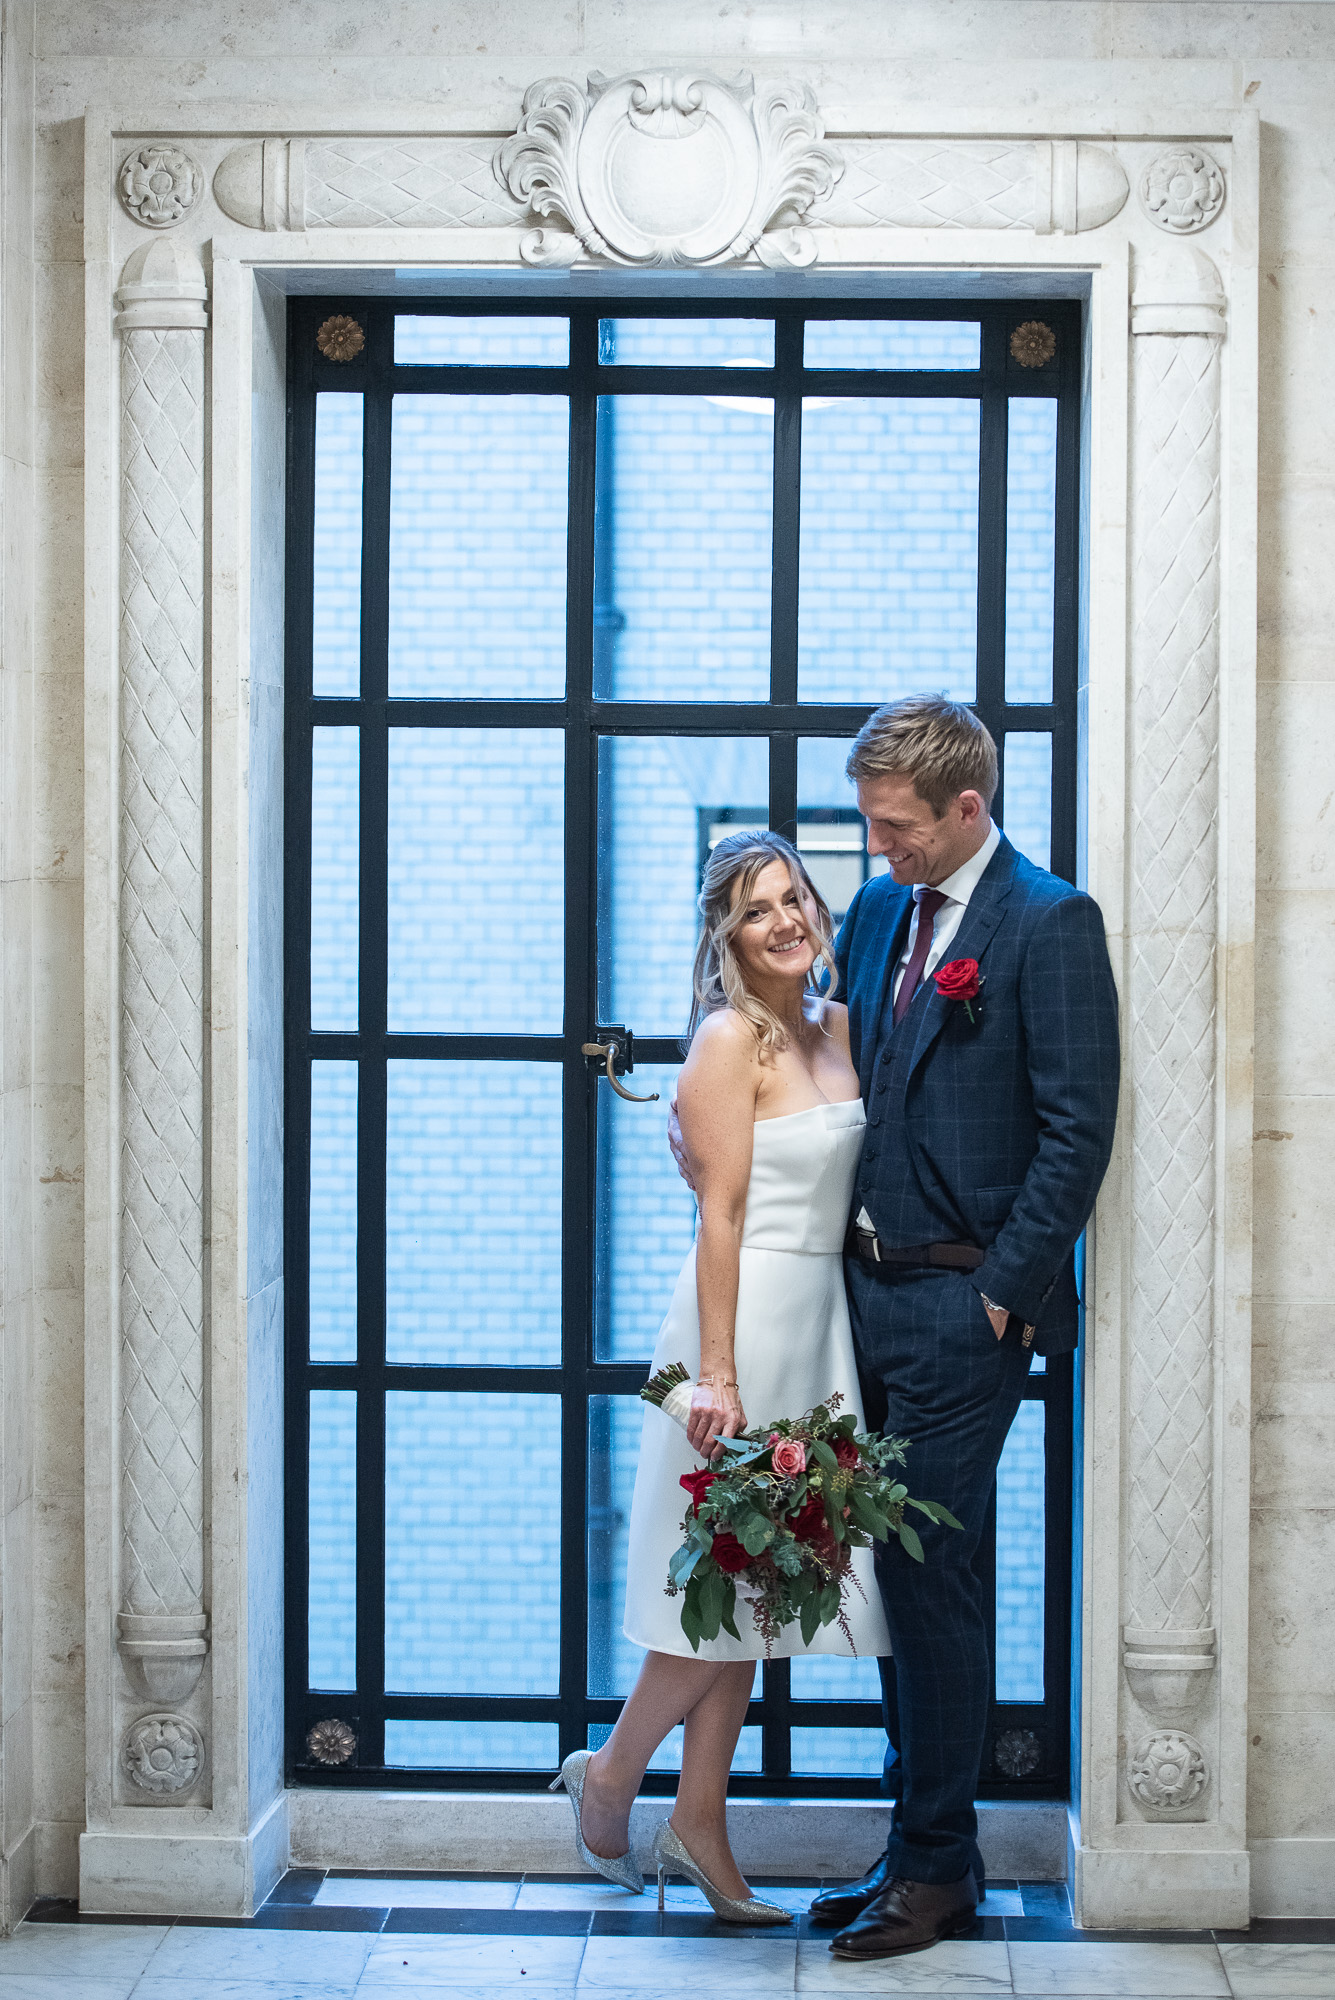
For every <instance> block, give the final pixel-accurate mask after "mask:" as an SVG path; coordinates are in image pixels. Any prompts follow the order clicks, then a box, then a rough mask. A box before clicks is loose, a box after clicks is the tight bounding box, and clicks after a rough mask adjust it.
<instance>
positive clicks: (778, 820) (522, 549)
mask: <svg viewBox="0 0 1335 2000" xmlns="http://www.w3.org/2000/svg"><path fill="white" fill-rule="evenodd" d="M706 314H707V315H708V316H707V317H706ZM336 317H343V318H350V319H352V320H354V321H355V322H356V324H357V326H358V328H359V329H360V330H361V333H362V335H363V343H362V345H361V346H360V348H359V349H358V350H357V351H356V352H355V354H354V355H353V356H352V358H350V359H348V360H339V359H336V358H334V355H335V354H336V353H339V352H342V351H344V347H340V346H339V345H338V343H336V342H331V340H330V338H329V336H328V334H327V333H325V334H324V335H323V346H322V345H321V338H322V329H324V328H326V326H327V323H328V321H329V320H331V319H333V318H336ZM1022 320H1024V321H1029V320H1036V321H1037V322H1039V324H1040V325H1041V326H1042V327H1043V328H1045V329H1046V330H1047V333H1048V334H1049V335H1050V336H1051V351H1050V352H1049V353H1048V354H1047V357H1046V358H1045V359H1040V360H1039V361H1038V363H1037V365H1034V366H1026V365H1024V362H1023V361H1022V360H1021V359H1017V358H1016V354H1015V353H1014V352H1013V351H1012V336H1013V335H1014V334H1015V332H1016V329H1017V327H1018V325H1019V324H1020V322H1021V321H1022ZM1079 324H1080V323H1079V308H1078V307H1077V306H1076V305H1074V304H1072V303H1071V302H1068V301H1053V302H1050V303H1043V304H1032V303H1028V304H1026V305H1025V306H1024V307H1023V309H1022V310H1017V308H1016V307H1015V305H1014V304H1013V303H1001V302H997V303H990V304H983V305H977V304H973V303H971V304H970V305H969V306H968V307H965V306H962V305H956V304H953V303H952V304H944V303H942V302H939V301H937V302H932V303H921V304H916V303H915V304H904V303H902V302H899V301H896V302H895V303H894V305H893V308H891V307H889V306H884V305H883V306H880V307H877V308H872V307H870V306H868V305H867V304H866V303H865V302H863V303H861V304H856V305H854V304H843V303H822V304H821V305H819V306H814V305H805V304H804V305H803V306H801V307H798V306H789V305H779V304H776V303H774V302H767V303H766V304H764V306H763V307H762V306H760V305H757V304H754V303H747V302H746V301H745V300H744V299H738V300H737V301H736V302H735V303H729V304H726V305H725V304H720V303H718V302H716V301H713V300H711V301H710V303H709V305H708V306H707V307H705V306H702V305H700V304H698V303H696V304H692V303H691V302H689V301H682V302H680V303H679V304H678V303H674V304H673V305H670V306H669V305H667V304H664V303H662V302H657V301H656V302H654V304H653V305H652V307H651V308H649V307H646V306H645V304H644V302H643V301H640V302H636V301H634V300H626V301H620V302H610V303H609V302H608V301H606V300H602V301H599V302H598V303H597V304H589V305H583V304H581V305H576V304H574V303H572V302H567V301H562V300H556V299H548V298H547V297H546V295H544V303H543V306H542V309H541V312H540V313H539V312H537V311H535V309H533V308H531V307H526V308H522V309H521V307H520V306H518V305H516V304H507V305H504V306H500V305H497V306H488V307H486V308H483V307H481V306H478V305H475V304H473V303H466V302H461V301H457V300H456V301H446V300H441V301H429V302H423V301H417V300H414V301H412V302H411V304H407V303H397V302H389V301H381V300H377V301H370V300H352V301H349V300H347V299H329V300H319V299H301V300H294V301H293V302H292V303H291V306H290V319H289V339H290V354H289V365H290V384H291V389H290V434H289V470H288V477H289V490H288V522H289V549H288V634H287V675H288V682H287V685H288V697H287V701H288V721H287V799H288V836H287V853H288V866H287V884H286V937H287V1076H286V1157H287V1162H288V1173H287V1214H286V1241H287V1280H286V1298H287V1351H288V1370H287V1397H288V1412H287V1424H288V1479H287V1508H288V1552H289V1555H288V1561H289V1569H288V1594H287V1614H288V1618H287V1684H288V1739H289V1764H290V1771H291V1774H292V1776H293V1777H294V1778H296V1779H297V1780H298V1781H300V1782H311V1783H330V1784H354V1785H356V1784H363V1785H378V1786H383V1785H385V1784H386V1783H392V1784H395V1785H402V1786H406V1787H411V1786H431V1787H440V1786H450V1785H476V1784H477V1783H478V1782H479V1778H480V1777H482V1778H485V1782H486V1784H487V1785H488V1786H491V1787H512V1788H518V1789H523V1788H529V1787H536V1786H537V1785H539V1784H541V1783H543V1782H545V1781H546V1778H547V1777H549V1776H550V1774H551V1773H552V1772H553V1771H554V1770H555V1768H556V1765H557V1763H558V1761H559V1759H560V1757H562V1756H564V1755H565V1754H566V1753H567V1752H568V1751H569V1750H571V1749H573V1748H575V1747H577V1746H578V1745H580V1744H582V1743H584V1742H586V1741H587V1742H596V1741H598V1740H600V1738H601V1735H602V1734H605V1733H606V1731H607V1729H608V1728H609V1727H610V1725H611V1722H612V1721H613V1719H614V1718H615V1715H616V1713H617V1709H618V1706H619V1702H620V1699H621V1697H622V1696H623V1695H624V1694H625V1692H627V1690H628V1687H629V1684H630V1680H631V1678H632V1677H633V1674H634V1670H635V1665H636V1656H635V1655H634V1654H633V1651H632V1649H631V1648H629V1646H628V1645H627V1643H626V1642H625V1641H624V1639H623V1638H622V1637H621V1634H620V1600H621V1592H622V1588H623V1584H624V1560H625V1558H624V1543H625V1532H626V1525H627V1519H628V1514H629V1497H630V1488H631V1484H632V1482H633V1476H634V1462H635V1451H636V1440H637V1436H638V1427H639V1416H640V1407H641V1406H640V1405H639V1402H638V1396H637V1392H638V1389H639V1387H640V1384H641V1383H642V1381H643V1380H644V1376H645V1373H646V1362H647V1359H648V1355H649V1353H650V1350H651V1348H652V1345H653V1340H654V1336H655V1334H656V1331H657V1327H658V1323H659V1321H660V1319H661V1317H662V1312H663V1310H664V1307H665V1304H666V1300H667V1296H668V1294H669V1292H670V1289H671V1285H672V1283H673V1281H674V1280H675V1277H676V1273H677V1270H678V1268H679V1266H680V1263H681V1261H682V1258H683V1257H684V1255H685V1252H686V1249H687V1248H688V1246H689V1243H690V1238H691V1231H692V1225H693V1208H692V1204H691V1201H690V1198H689V1196H688V1194H687V1193H686V1191H685V1190H684V1188H683V1187H682V1186H681V1184H680V1182H679V1181H678V1180H677V1178H676V1175H675V1172H674V1170H673V1169H672V1166H671V1162H670V1159H669V1158H668V1155H667V1150H666V1145H665V1138H664V1128H665V1122H666V1106H667V1100H668V1097H669V1096H670V1091H671V1079H672V1076H673V1074H674V1071H675V1068H676V1065H677V1064H678V1063H679V1061H680V1048H679V1044H678V1039H677V1038H678V1036H679V1035H680V1033H681V1031H682V1028H683V1026H684V1024H685V1019H686V1014H687V1009H688V1005H689V972H690V962H691V957H692V953H693V950H694V945H695V910H694V901H695V895H696V891H697V889H698V885H699V878H700V871H701V867H702V865H703V860H704V857H705V856H706V855H707V853H708V849H709V846H710V845H711V843H712V842H713V841H714V840H716V839H718V838H719V837H720V836H721V834H722V833H723V832H725V831H727V830H728V829H729V828H730V827H733V826H736V825H744V824H748V823H753V824H763V823H766V822H768V823H769V824H770V825H772V826H775V827H778V828H780V829H782V830H784V831H785V832H788V833H789V834H790V835H793V836H795V837H796V839H797V841H798V843H799V845H800V846H801V847H802V848H803V850H804V851H805V852H806V854H807V855H808V858H809V862H810V865H811V867H812V870H813V873H815V874H816V876H817V878H818V880H820V881H821V883H822V886H823V887H824V888H825V890H826V893H827V895H828V896H829V899H830V901H831V904H832V906H833V907H834V908H835V910H836V911H842V909H843V908H845V907H846V906H847V903H848V901H849V900H850V898H851V895H852V893H853V891H854V889H855V888H856V886H857V884H858V883H859V882H860V881H861V880H862V879H864V876H865V872H866V869H867V867H868V866H869V863H868V861H867V857H866V855H865V850H864V848H863V846H862V840H861V822H860V821H859V820H858V818H857V814H856V809H855V805H854V801H853V796H852V792H851V789H850V787H849V785H848V783H847V780H846V778H845V777H844V776H843V768H842V767H843V759H844V756H845V754H846V750H847V745H848V742H849V740H850V739H851V738H852V736H853V735H854V734H855V733H856V731H857V729H858V728H859V727H860V726H861V724H862V722H863V721H864V720H865V718H866V716H867V715H868V714H869V713H870V711H871V709H872V708H873V707H874V706H875V705H876V704H877V703H878V702H879V701H882V700H886V699H889V698H891V697H893V696H894V695H896V694H899V693H906V692H909V691H912V690H915V689H921V688H945V689H946V691H947V692H949V693H951V694H953V695H955V696H956V697H957V698H959V699H964V700H968V701H971V702H973V703H974V705H975V706H976V707H977V709H978V712H979V713H980V714H981V715H982V716H983V718H984V720H985V721H986V722H987V723H988V725H989V727H990V728H991V729H992V731H993V733H994V735H995V736H996V737H997V740H998V743H999V745H1000V747H1001V750H1002V760H1003V789H1002V793H1001V796H1000V798H999V800H998V803H997V813H998V817H999V818H1000V819H1001V820H1002V823H1003V824H1004V825H1005V826H1006V828H1007V831H1008V832H1009V833H1010V834H1011V837H1012V838H1013V839H1014V840H1015V841H1016V843H1017V845H1019V846H1021V847H1022V848H1024V849H1025V851H1026V852H1028V853H1029V854H1030V855H1031V856H1032V857H1033V858H1034V859H1036V860H1038V861H1040V862H1042V863H1044V864H1045V865H1051V866H1053V867H1054V868H1055V869H1056V870H1057V871H1058V872H1059V873H1063V874H1067V875H1070V874H1072V872H1073V868H1074V859H1075V785H1076V771H1075V685H1076V668H1075V660H1076V628H1075V618H1076V606H1075V593H1076V527H1075V518H1076V497H1075V496H1076V469H1077V449H1078V392H1079V345H1080V342H1079ZM1046 344H1047V343H1046V342H1045V341H1044V340H1040V341H1039V342H1038V343H1037V346H1038V348H1043V347H1045V346H1046ZM346 345H352V346H354V347H355V346H356V342H355V340H354V341H352V342H350V343H344V346H346ZM1016 346H1017V350H1018V352H1019V353H1021V354H1023V355H1025V356H1027V357H1029V358H1030V359H1031V360H1032V357H1033V354H1034V353H1035V351H1036V348H1035V344H1034V343H1033V342H1032V341H1031V342H1029V343H1028V344H1027V345H1026V344H1025V343H1024V342H1020V343H1017V344H1016ZM326 349H330V350H331V351H330V352H326V351H325V350H326ZM614 1028H620V1029H624V1030H627V1031H629V1032H630V1034H631V1035H632V1036H633V1038H634V1039H633V1069H631V1070H629V1071H627V1072H626V1073H625V1074H624V1077H623V1088H624V1089H626V1090H629V1091H631V1092H634V1093H636V1094H638V1095H641V1096H644V1095H647V1094H648V1093H649V1092H652V1091H655V1090H657V1091H658V1092H659V1098H658V1101H657V1102H656V1103H632V1102H629V1101H627V1100H626V1098H624V1097H623V1096H621V1095H619V1094H618V1093H617V1092H616V1091H614V1089H613V1088H612V1086H611V1084H610V1083H609V1081H608V1079H607V1076H606V1075H605V1074H603V1073H600V1072H601V1069H602V1063H601V1059H600V1058H598V1057H593V1056H590V1055H589V1054H588V1053H586V1050H587V1049H588V1048H589V1047H591V1046H594V1045H599V1046H605V1045H606V1043H607V1041H608V1038H609V1031H611V1030H612V1029H614ZM1070 1404H1071V1366H1070V1363H1069V1361H1062V1362H1060V1363H1053V1364H1051V1365H1050V1366H1049V1368H1048V1369H1047V1370H1046V1371H1043V1370H1041V1368H1038V1369H1036V1372H1035V1373H1034V1374H1032V1375H1031V1377H1030V1381H1029V1386H1028V1394H1027V1397H1026V1401H1025V1403H1024V1405H1023V1407H1022V1410H1021V1413H1020V1418H1019V1420H1017V1425H1016V1428H1015V1431H1014V1432H1013V1434H1012V1438H1011V1441H1010V1444H1009V1445H1008V1447H1007V1454H1006V1457H1005V1458H1004V1459H1003V1464H1002V1471H1001V1476H1000V1479H999V1482H998V1502H997V1529H996V1534H995V1537H994V1538H993V1537H989V1538H988V1545H987V1556H986V1560H987V1563H988V1566H989V1577H990V1578H991V1579H992V1589H993V1595H994V1598H995V1607H996V1617H995V1629H996V1668H997V1702H996V1706H995V1711H994V1730H993V1741H992V1743H991V1745H990V1746H989V1759H990V1761H991V1771H990V1775H989V1777H988V1784H987V1787H986V1788H987V1789H988V1790H990V1791H991V1792H993V1793H998V1792H1000V1793H1002V1794H1003V1795H1004V1794H1013V1795H1033V1794H1035V1793H1036V1792H1041V1793H1046V1794H1053V1793H1060V1792H1061V1791H1063V1790H1064V1784H1065V1774H1066V1739H1067V1722H1066V1704H1067V1689H1068V1667H1067V1651H1068V1644H1069V1567H1070V1532H1069V1507H1070ZM758 1687H759V1695H758V1699H757V1700H756V1702H755V1703H754V1704H753V1708H752V1711H751V1715H750V1717H749V1718H748V1725H747V1728H746V1729H745V1730H744V1732H743V1737H742V1742H741V1746H740V1749H739V1754H738V1760H737V1765H736V1766H735V1772H736V1778H735V1782H736V1788H737V1789H738V1790H739V1791H743V1792H745V1791H760V1792H763V1791H767V1790H781V1791H783V1792H785V1793H787V1794H798V1795H800V1794H802V1793H820V1794H822V1795H827V1796H828V1795H830V1794H831V1793H835V1794H838V1793H841V1792H845V1793H850V1794H861V1793H867V1792H871V1791H874V1790H875V1789H876V1788H877V1782H878V1772H879V1763H880V1754H881V1750H882V1749H883V1745H884V1738H883V1736H882V1734H881V1732H880V1726H879V1708H878V1705H877V1682H876V1673H875V1666H874V1663H873V1662H870V1661H867V1662H863V1661H837V1660H812V1661H803V1662H797V1663H794V1664H793V1666H792V1667H791V1669H790V1667H789V1665H788V1664H787V1663H776V1664H774V1665H772V1666H769V1667H766V1669H765V1671H764V1674H763V1677H762V1681H761V1682H760V1683H758ZM673 1754H674V1753H673V1746H672V1744H671V1743H669V1744H668V1745H667V1746H666V1747H665V1751H664V1753H663V1754H662V1756H661V1757H660V1759H659V1760H658V1765H657V1768H656V1769H655V1770H654V1771H653V1772H652V1773H651V1776H650V1780H649V1782H650V1785H651V1787H652V1786H654V1785H657V1786H660V1787H668V1786H670V1785H671V1784H672V1782H673V1779H672V1761H673Z"/></svg>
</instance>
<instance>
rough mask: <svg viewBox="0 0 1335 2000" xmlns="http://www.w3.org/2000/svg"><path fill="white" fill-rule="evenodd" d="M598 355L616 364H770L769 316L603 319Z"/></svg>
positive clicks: (645, 366)
mask: <svg viewBox="0 0 1335 2000" xmlns="http://www.w3.org/2000/svg"><path fill="white" fill-rule="evenodd" d="M598 359H599V360H600V361H601V362H604V363H605V364H609V365H610V364H615V365H616V366H617V367H618V368H772V367H773V366H774V322H773V320H770V319H604V320H600V321H599V322H598Z"/></svg>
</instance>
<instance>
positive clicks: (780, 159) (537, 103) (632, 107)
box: [495, 70, 843, 266]
mask: <svg viewBox="0 0 1335 2000" xmlns="http://www.w3.org/2000/svg"><path fill="white" fill-rule="evenodd" d="M823 136H824V128H823V126H822V124H821V120H820V114H819V112H818V110H817V108H816V100H815V98H814V96H813V95H812V93H811V91H810V89H809V88H808V87H807V86H806V85H805V84H796V83H770V84H764V85H761V86H759V87H757V86H756V85H754V84H753V83H752V81H751V79H750V78H748V77H739V78H737V79H736V80H735V81H733V82H732V83H725V82H723V81H722V79H721V78H719V77H715V76H711V75H709V74H708V73H707V72H705V71H694V70H677V71H670V70H646V71H642V72H638V73H636V74H633V75H627V76H620V77H615V78H612V79H611V80H608V79H607V78H604V77H600V76H592V77H590V78H589V84H588V88H587V90H581V89H580V87H579V85H578V84H576V83H572V82H570V81H569V80H568V79H566V78H564V77H550V78H548V79H546V80H545V81H543V82H541V83H535V84H534V85H533V86H532V87H531V88H530V89H529V90H528V91H527V92H526V93H525V96H524V107H523V116H522V117H521V119H520V121H519V127H518V130H517V131H516V132H515V133H514V135H513V137H511V138H509V139H506V140H505V141H504V142H503V144H502V145H501V146H500V147H499V148H498V150H497V153H496V160H495V168H496V178H497V180H498V181H499V182H500V183H501V185H502V186H503V187H504V188H506V189H507V190H508V191H509V193H510V195H511V196H512V197H513V198H514V199H515V200H516V201H520V202H523V203H525V204H526V205H527V206H528V208H529V209H530V210H531V211H532V212H533V213H534V214H536V215H539V216H541V217H542V218H543V219H544V221H553V220H554V221H557V222H559V223H562V224H564V225H565V229H566V230H567V231H568V232H569V239H568V244H567V245H561V244H560V243H558V242H556V241H554V240H553V239H554V238H555V237H556V236H557V235H558V233H559V232H557V231H554V230H535V231H533V232H531V233H530V235H529V236H527V237H526V238H525V239H524V241H523V243H521V246H520V254H521V256H523V257H524V258H525V260H526V261H528V262H531V263H535V264H551V263H560V262H567V263H573V262H574V260H575V258H576V257H577V256H578V255H579V253H580V252H581V251H583V252H584V253H585V254H586V255H587V256H590V257H598V258H602V259H605V260H607V261H609V262H613V263H621V264H659V265H663V264H669V265H670V264H678V265H701V264H717V263H734V262H739V261H740V260H741V259H743V258H745V257H747V256H749V255H750V254H751V253H752V252H753V251H754V252H755V253H756V255H757V256H758V257H759V258H760V259H761V261H762V262H763V263H767V264H771V265H776V266H782V265H797V266H801V265H804V264H809V263H812V262H814V259H815V254H816V251H815V243H814V239H812V238H811V237H810V233H809V232H808V231H806V230H805V229H803V228H802V227H801V222H802V218H803V216H804V215H805V213H806V211H807V209H808V208H809V206H810V205H811V203H812V202H813V201H815V200H816V199H818V198H819V197H820V196H822V195H827V194H828V193H829V192H830V190H831V189H832V188H833V186H834V184H835V182H836V181H837V180H838V178H839V176H840V174H841V173H842V171H843V163H842V161H841V159H840V157H839V155H838V153H836V152H835V150H834V149H833V147H830V146H827V145H825V144H823V143H822V141H823ZM563 252H564V254H563Z"/></svg>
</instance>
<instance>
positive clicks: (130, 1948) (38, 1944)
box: [0, 1924, 169, 1980]
mask: <svg viewBox="0 0 1335 2000" xmlns="http://www.w3.org/2000/svg"><path fill="white" fill-rule="evenodd" d="M168 1935H169V1933H168V1931H167V1930H166V1928H165V1927H164V1926H163V1925H161V1924H144V1925H142V1926H140V1925H139V1924H20V1925H19V1927H18V1929H17V1930H16V1931H15V1932H14V1935H13V1937H11V1938H6V1939H4V1940H3V1941H0V1979H15V1978H17V1977H18V1975H19V1974H20V1973H23V1974H25V1975H28V1976H30V1977H31V1976H32V1975H34V1974H36V1975H39V1976H42V1977H45V1978H50V1979H63V1978H70V1979H73V1978H76V1977H80V1978H83V1979H87V1980H98V1979H103V1980H117V1979H136V1978H138V1976H139V1974H140V1973H141V1972H142V1971H143V1970H144V1967H145V1966H146V1965H147V1964H148V1962H149V1960H150V1959H151V1958H152V1956H153V1954H154V1953H155V1952H156V1951H157V1949H158V1947H159V1946H160V1945H161V1943H162V1941H163V1939H164V1938H165V1937H167V1936H168Z"/></svg>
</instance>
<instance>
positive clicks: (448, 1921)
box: [385, 1877, 589, 1937]
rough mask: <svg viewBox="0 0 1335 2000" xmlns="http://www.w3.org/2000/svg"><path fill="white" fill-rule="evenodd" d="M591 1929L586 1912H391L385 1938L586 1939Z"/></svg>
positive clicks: (489, 1878)
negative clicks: (394, 1936)
mask: <svg viewBox="0 0 1335 2000" xmlns="http://www.w3.org/2000/svg"><path fill="white" fill-rule="evenodd" d="M481 1879H484V1880H495V1879H496V1878H495V1877H484V1878H481ZM588 1928H589V1912H588V1911H587V1910H391V1911H390V1912H389V1919H388V1921H387V1923H386V1924H385V1935H386V1936H389V1935H390V1933H391V1932H392V1933H394V1934H396V1935H398V1934H402V1935H404V1936H407V1935H408V1934H409V1933H416V1934H417V1935H419V1936H423V1937H583V1936H584V1935H585V1933H586V1932H587V1931H588Z"/></svg>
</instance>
